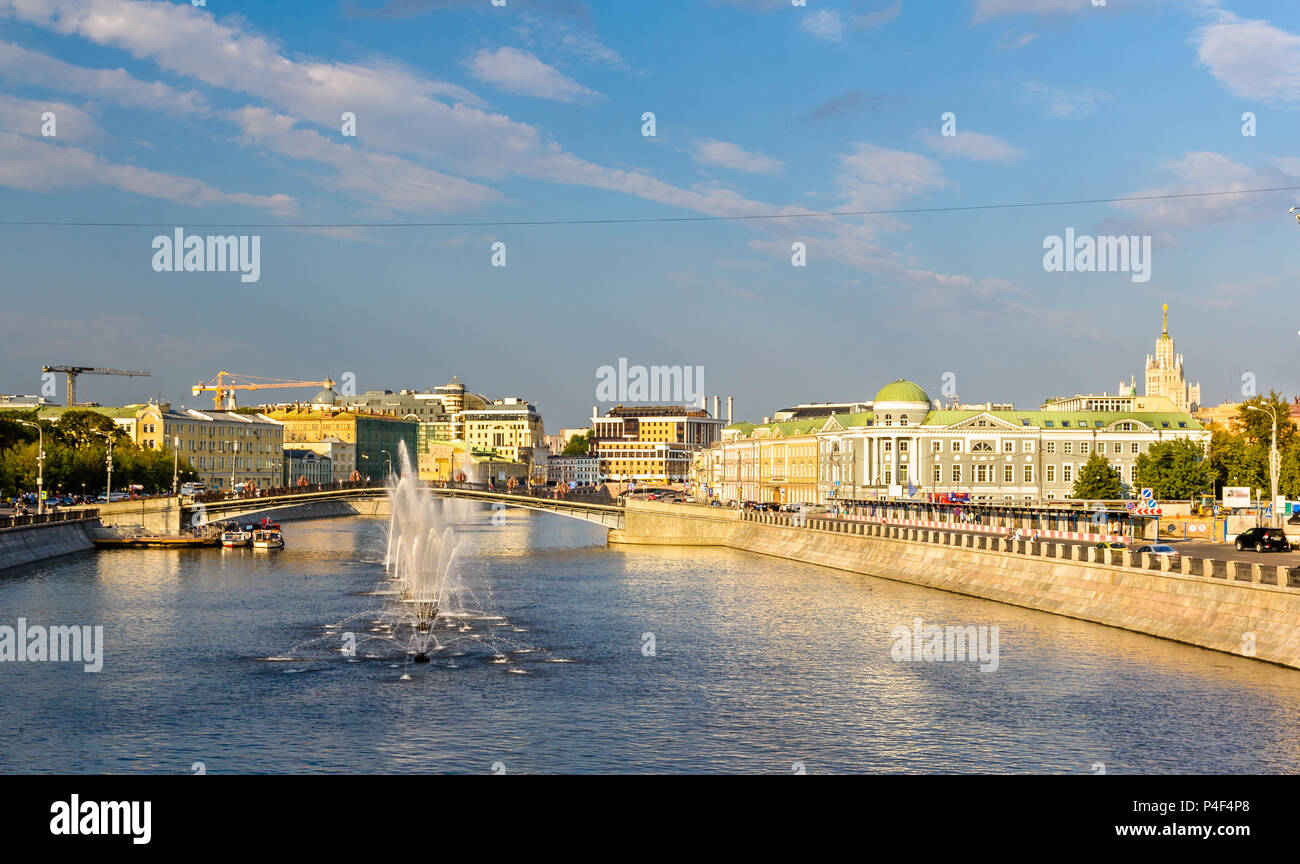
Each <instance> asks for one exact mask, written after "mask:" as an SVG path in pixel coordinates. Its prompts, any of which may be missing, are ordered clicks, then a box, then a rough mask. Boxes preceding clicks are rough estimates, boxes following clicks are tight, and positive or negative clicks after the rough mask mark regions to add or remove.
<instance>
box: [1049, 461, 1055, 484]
mask: <svg viewBox="0 0 1300 864" xmlns="http://www.w3.org/2000/svg"><path fill="white" fill-rule="evenodd" d="M1047 482H1048V483H1055V482H1056V466H1055V465H1048V466H1047Z"/></svg>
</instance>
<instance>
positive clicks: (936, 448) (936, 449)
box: [934, 441, 943, 453]
mask: <svg viewBox="0 0 1300 864" xmlns="http://www.w3.org/2000/svg"><path fill="white" fill-rule="evenodd" d="M942 449H943V442H942V441H936V442H934V452H936V453H938V452H939V451H940V450H942Z"/></svg>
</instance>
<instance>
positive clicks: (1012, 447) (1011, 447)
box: [1002, 441, 1016, 453]
mask: <svg viewBox="0 0 1300 864" xmlns="http://www.w3.org/2000/svg"><path fill="white" fill-rule="evenodd" d="M1002 452H1003V453H1014V452H1016V442H1014V441H1003V442H1002Z"/></svg>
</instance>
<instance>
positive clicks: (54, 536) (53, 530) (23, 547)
mask: <svg viewBox="0 0 1300 864" xmlns="http://www.w3.org/2000/svg"><path fill="white" fill-rule="evenodd" d="M98 525H99V520H98V519H79V520H76V521H70V522H44V523H40V524H36V525H18V526H15V527H12V528H0V570H7V569H8V568H10V567H19V566H21V565H23V564H33V563H35V562H37V561H44V560H45V559H47V558H57V557H58V556H60V555H70V554H72V553H74V552H84V551H86V550H87V549H93V548H95V547H94V544H93V543H91V542H90V537H91V532H92V531H93V530H94V529H95V528H96V527H97V526H98Z"/></svg>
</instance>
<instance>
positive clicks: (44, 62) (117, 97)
mask: <svg viewBox="0 0 1300 864" xmlns="http://www.w3.org/2000/svg"><path fill="white" fill-rule="evenodd" d="M0 78H4V79H5V80H7V81H13V82H16V83H20V84H37V85H39V86H41V87H49V88H52V89H55V90H60V91H63V92H66V93H79V94H81V95H83V96H93V97H99V98H102V99H104V100H106V101H108V102H112V103H113V104H115V105H120V106H122V107H124V108H146V109H149V110H154V111H162V112H164V113H167V114H173V115H187V114H189V115H192V114H202V113H205V112H206V111H207V110H208V109H207V104H206V101H205V100H204V99H203V97H202V96H201V95H200V94H198V93H196V92H194V91H193V90H177V89H176V88H174V87H170V86H168V85H166V84H163V83H162V82H160V81H141V80H140V79H138V78H135V77H133V76H131V75H129V74H128V73H127V72H126V70H125V69H88V68H86V67H83V66H74V65H72V64H71V63H65V62H64V61H62V60H58V59H55V58H53V57H50V56H48V55H46V54H42V53H40V52H38V51H32V50H30V49H28V48H24V47H22V46H21V45H15V44H14V43H12V42H0Z"/></svg>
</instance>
